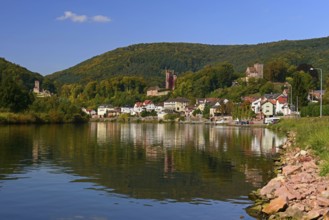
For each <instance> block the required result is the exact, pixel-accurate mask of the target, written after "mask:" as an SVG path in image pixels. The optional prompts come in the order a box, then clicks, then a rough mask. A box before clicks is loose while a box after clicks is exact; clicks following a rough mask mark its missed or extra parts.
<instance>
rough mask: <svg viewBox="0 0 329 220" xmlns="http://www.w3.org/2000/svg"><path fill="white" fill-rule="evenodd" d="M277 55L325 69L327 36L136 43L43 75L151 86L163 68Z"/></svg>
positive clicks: (278, 75)
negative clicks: (135, 79) (131, 80)
mask: <svg viewBox="0 0 329 220" xmlns="http://www.w3.org/2000/svg"><path fill="white" fill-rule="evenodd" d="M278 58H282V60H284V62H286V63H289V65H294V66H298V65H299V64H301V63H312V64H313V65H314V66H318V67H323V68H324V72H328V70H329V68H328V65H327V63H328V62H329V37H327V38H319V39H310V40H302V41H279V42H273V43H264V44H257V45H232V46H227V45H225V46H221V45H203V44H189V43H155V44H138V45H132V46H128V47H124V48H118V49H115V50H113V51H109V52H107V53H104V54H101V55H99V56H96V57H93V58H91V59H89V60H86V61H84V62H82V63H80V64H78V65H76V66H74V67H72V68H69V69H67V70H63V71H60V72H57V73H54V74H52V75H49V76H47V77H46V78H49V79H53V80H54V81H57V82H58V83H61V84H65V83H83V84H87V83H88V82H90V81H93V80H104V79H108V78H111V77H113V76H123V75H126V76H132V75H135V76H141V77H145V78H148V79H151V80H148V81H147V82H146V83H147V86H154V85H163V77H164V74H163V73H164V70H165V69H166V68H167V69H173V70H175V72H177V73H179V74H180V73H184V72H188V71H192V72H197V71H199V70H201V69H202V68H203V67H204V66H206V65H211V64H213V63H218V62H225V61H226V62H229V63H231V64H232V65H234V67H235V70H236V71H237V72H240V73H241V72H244V71H245V69H246V67H247V66H249V64H252V63H255V61H258V62H260V63H264V64H265V67H266V66H267V63H269V62H270V63H271V62H272V61H273V60H276V59H278ZM277 70H278V69H277ZM279 70H280V69H279ZM272 74H274V76H272ZM272 74H270V76H269V78H268V79H272V78H271V77H274V78H273V80H274V81H279V82H281V81H282V77H283V75H284V73H283V74H282V72H281V71H279V72H273V73H272ZM283 80H284V79H283Z"/></svg>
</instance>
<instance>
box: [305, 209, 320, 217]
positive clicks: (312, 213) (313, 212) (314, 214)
mask: <svg viewBox="0 0 329 220" xmlns="http://www.w3.org/2000/svg"><path fill="white" fill-rule="evenodd" d="M320 215H321V214H320V212H319V210H314V209H313V210H311V211H309V212H308V213H307V215H306V219H317V218H319V217H320Z"/></svg>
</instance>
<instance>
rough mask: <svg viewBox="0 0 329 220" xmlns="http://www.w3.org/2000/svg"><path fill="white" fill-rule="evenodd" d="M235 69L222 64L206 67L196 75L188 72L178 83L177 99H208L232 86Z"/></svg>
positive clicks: (229, 65) (176, 89)
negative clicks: (219, 90) (212, 93)
mask: <svg viewBox="0 0 329 220" xmlns="http://www.w3.org/2000/svg"><path fill="white" fill-rule="evenodd" d="M233 73H234V69H233V66H232V65H231V64H228V63H220V64H214V65H208V66H205V67H204V68H203V69H201V70H199V71H198V72H196V73H193V72H187V73H186V74H184V75H182V76H180V77H179V78H178V79H177V82H176V88H175V91H174V96H176V97H188V98H192V97H206V96H207V95H209V94H210V93H211V92H213V91H214V90H216V89H218V88H226V87H229V86H230V85H231V84H232V81H233Z"/></svg>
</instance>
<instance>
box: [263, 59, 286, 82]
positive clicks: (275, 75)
mask: <svg viewBox="0 0 329 220" xmlns="http://www.w3.org/2000/svg"><path fill="white" fill-rule="evenodd" d="M288 70H289V64H288V63H287V61H285V60H284V59H275V60H272V61H270V62H267V63H266V65H265V67H264V78H265V79H267V80H269V81H272V82H284V81H285V80H286V77H289V76H290V73H289V71H288Z"/></svg>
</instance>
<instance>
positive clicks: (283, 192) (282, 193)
mask: <svg viewBox="0 0 329 220" xmlns="http://www.w3.org/2000/svg"><path fill="white" fill-rule="evenodd" d="M274 195H275V196H276V197H282V198H283V199H288V200H293V199H296V197H297V196H296V195H294V194H293V193H291V192H290V191H289V190H288V188H287V187H286V186H285V185H283V186H281V187H280V188H279V189H277V190H276V191H275V192H274ZM299 197H300V195H299Z"/></svg>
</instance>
